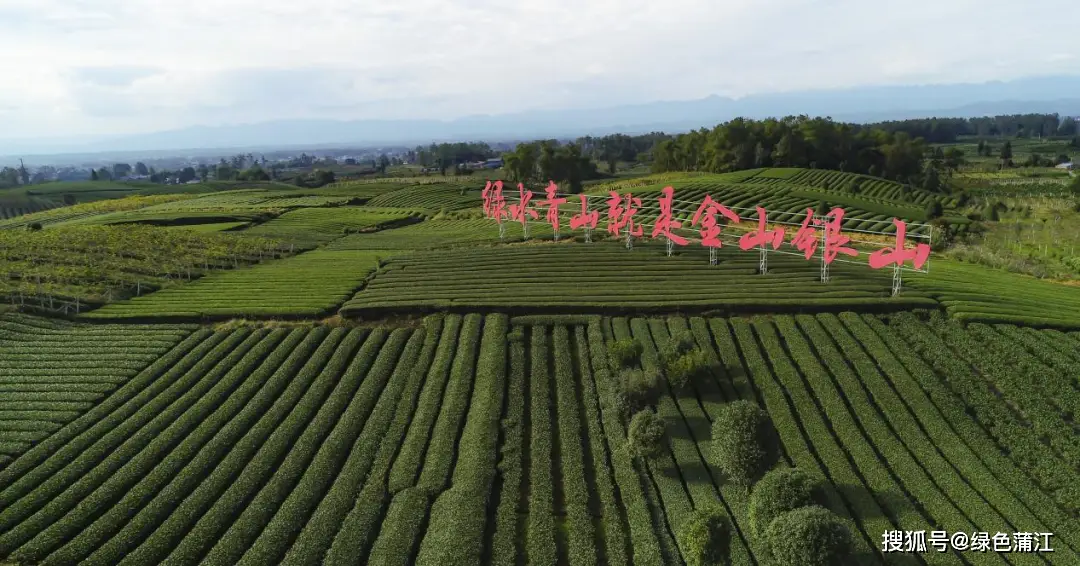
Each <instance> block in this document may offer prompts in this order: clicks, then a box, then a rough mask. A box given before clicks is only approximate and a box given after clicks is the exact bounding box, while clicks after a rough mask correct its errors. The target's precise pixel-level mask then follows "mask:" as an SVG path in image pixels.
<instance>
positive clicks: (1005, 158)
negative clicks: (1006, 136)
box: [1001, 141, 1013, 168]
mask: <svg viewBox="0 0 1080 566" xmlns="http://www.w3.org/2000/svg"><path fill="white" fill-rule="evenodd" d="M1012 158H1013V151H1012V142H1011V141H1006V142H1005V145H1003V146H1001V167H1002V168H1005V167H1008V166H1009V165H1010V164H1011V162H1012Z"/></svg>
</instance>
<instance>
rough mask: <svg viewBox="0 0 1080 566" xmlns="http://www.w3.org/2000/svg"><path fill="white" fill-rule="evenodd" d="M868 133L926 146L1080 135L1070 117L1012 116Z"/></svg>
mask: <svg viewBox="0 0 1080 566" xmlns="http://www.w3.org/2000/svg"><path fill="white" fill-rule="evenodd" d="M864 127H866V128H869V129H879V130H885V131H886V132H893V133H895V132H907V134H908V135H910V136H912V137H920V138H923V139H924V140H926V141H927V142H929V143H954V142H956V141H957V139H958V138H959V137H960V136H978V137H984V138H985V137H1012V138H1037V137H1044V138H1050V137H1063V138H1069V137H1073V136H1077V135H1080V126H1078V125H1077V123H1076V119H1075V118H1073V117H1071V116H1065V117H1062V116H1059V115H1057V114H1012V115H1008V116H993V117H991V116H983V117H981V118H919V119H914V120H892V121H887V122H878V123H876V124H867V125H866V126H864Z"/></svg>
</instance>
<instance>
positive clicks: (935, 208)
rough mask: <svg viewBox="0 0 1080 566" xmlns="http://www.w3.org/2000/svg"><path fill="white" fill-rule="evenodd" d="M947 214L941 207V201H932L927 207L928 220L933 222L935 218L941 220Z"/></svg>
mask: <svg viewBox="0 0 1080 566" xmlns="http://www.w3.org/2000/svg"><path fill="white" fill-rule="evenodd" d="M943 214H945V210H944V208H943V207H942V206H941V201H940V200H938V199H934V200H931V201H930V204H928V205H926V219H927V220H933V219H935V218H941V216H942V215H943Z"/></svg>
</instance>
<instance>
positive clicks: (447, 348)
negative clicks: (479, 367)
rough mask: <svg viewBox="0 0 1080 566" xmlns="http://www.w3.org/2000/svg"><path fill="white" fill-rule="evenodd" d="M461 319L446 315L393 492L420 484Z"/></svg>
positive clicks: (396, 466) (392, 474)
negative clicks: (422, 468) (421, 471)
mask: <svg viewBox="0 0 1080 566" xmlns="http://www.w3.org/2000/svg"><path fill="white" fill-rule="evenodd" d="M461 322H462V317H461V316H460V315H448V316H447V317H446V320H445V322H444V325H443V326H444V327H443V331H442V340H440V341H439V348H438V350H437V351H436V352H435V361H434V362H433V363H432V365H431V370H430V371H429V372H428V374H427V378H426V379H425V380H424V391H423V392H422V393H421V398H420V403H419V405H418V406H417V409H416V412H415V413H414V414H413V415H412V423H411V424H410V425H409V432H408V434H406V436H405V442H404V443H403V444H402V445H401V451H400V452H399V453H398V455H397V458H395V460H394V465H393V467H392V468H391V469H390V478H389V483H388V486H389V491H390V493H395V494H396V493H397V492H399V491H402V490H404V489H407V488H410V487H413V486H414V485H416V478H417V475H418V474H419V473H420V469H421V467H422V466H423V465H424V454H425V452H426V451H427V448H428V441H429V439H430V438H431V432H432V428H433V427H434V426H435V419H436V418H437V417H438V416H439V410H440V409H441V408H442V398H443V394H444V393H445V391H446V384H447V380H448V378H449V376H450V364H451V362H453V359H454V349H455V348H456V347H457V342H458V334H459V333H460V332H461Z"/></svg>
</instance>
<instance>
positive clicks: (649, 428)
mask: <svg viewBox="0 0 1080 566" xmlns="http://www.w3.org/2000/svg"><path fill="white" fill-rule="evenodd" d="M666 437H667V422H666V421H664V418H663V417H661V416H660V415H657V414H656V413H655V412H653V410H652V409H644V410H641V411H638V412H637V413H635V414H634V418H632V419H630V427H629V428H628V429H627V431H626V445H627V449H628V450H629V451H630V455H631V456H640V457H642V458H644V459H646V460H651V459H653V458H656V457H657V456H659V455H660V454H662V453H663V451H664V439H665V438H666Z"/></svg>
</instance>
